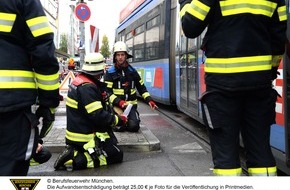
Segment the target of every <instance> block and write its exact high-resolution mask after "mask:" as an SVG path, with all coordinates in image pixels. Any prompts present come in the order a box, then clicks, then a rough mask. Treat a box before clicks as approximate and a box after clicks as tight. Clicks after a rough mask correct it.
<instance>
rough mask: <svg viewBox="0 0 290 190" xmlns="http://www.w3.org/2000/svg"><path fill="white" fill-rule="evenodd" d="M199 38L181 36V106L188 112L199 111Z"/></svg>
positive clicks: (194, 112) (195, 113) (195, 112)
mask: <svg viewBox="0 0 290 190" xmlns="http://www.w3.org/2000/svg"><path fill="white" fill-rule="evenodd" d="M197 47H198V44H197V38H195V39H189V38H185V37H184V36H182V37H181V55H180V107H181V109H182V110H183V111H185V112H186V113H187V114H190V115H192V114H194V115H197V112H198V60H197V51H198V48H197Z"/></svg>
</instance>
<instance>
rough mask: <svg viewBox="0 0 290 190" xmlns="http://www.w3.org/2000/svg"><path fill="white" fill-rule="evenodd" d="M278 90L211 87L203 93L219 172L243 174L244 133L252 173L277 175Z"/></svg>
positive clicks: (213, 152)
mask: <svg viewBox="0 0 290 190" xmlns="http://www.w3.org/2000/svg"><path fill="white" fill-rule="evenodd" d="M276 99H277V92H276V90H274V89H272V88H268V89H259V90H248V91H224V90H223V91H220V90H219V89H216V88H212V87H207V90H206V93H204V94H203V96H202V97H201V102H202V109H203V118H204V122H205V123H206V125H207V126H208V131H209V138H210V143H211V149H212V156H213V162H214V174H215V175H240V174H241V172H242V169H241V165H240V158H239V147H240V139H239V137H240V134H241V137H242V140H243V144H244V148H245V151H246V160H247V162H246V164H247V168H248V173H249V175H262V176H271V175H276V170H277V169H276V163H275V159H274V157H273V155H272V152H271V148H270V142H269V141H270V126H271V125H272V124H274V123H275V102H276Z"/></svg>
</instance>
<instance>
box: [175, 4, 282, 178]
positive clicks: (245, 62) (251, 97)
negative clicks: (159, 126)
mask: <svg viewBox="0 0 290 190" xmlns="http://www.w3.org/2000/svg"><path fill="white" fill-rule="evenodd" d="M179 3H180V5H181V8H180V16H181V21H182V28H183V32H184V34H185V36H187V37H189V38H195V37H197V36H199V35H200V34H201V33H202V32H203V30H204V29H205V28H206V27H207V32H206V35H205V37H204V40H203V45H202V49H203V50H205V55H206V57H207V58H206V61H205V82H206V92H205V93H204V94H203V95H202V97H201V102H202V108H203V117H204V120H205V123H206V124H207V126H208V131H209V137H210V143H211V149H212V156H213V163H214V170H213V172H214V174H215V175H219V176H237V175H241V173H242V169H241V165H240V158H239V143H240V141H239V134H240V132H241V136H242V139H243V143H244V148H245V151H246V160H247V162H246V164H247V170H248V174H249V175H250V176H275V175H276V172H277V168H276V163H275V160H274V157H273V155H272V152H271V148H270V142H269V141H270V126H271V125H272V124H274V123H275V102H276V99H277V92H276V91H275V90H274V89H273V88H272V81H273V80H274V79H275V78H276V77H277V68H278V66H279V63H280V61H281V58H282V55H283V53H284V50H285V42H286V19H287V15H286V6H285V1H284V0H275V1H274V0H265V1H247V0H241V1H235V0H227V1H225V0H193V1H191V0H179Z"/></svg>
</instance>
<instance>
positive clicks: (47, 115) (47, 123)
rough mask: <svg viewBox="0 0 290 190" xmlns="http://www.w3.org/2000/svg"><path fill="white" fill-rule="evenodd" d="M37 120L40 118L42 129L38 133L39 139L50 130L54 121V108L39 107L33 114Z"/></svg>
mask: <svg viewBox="0 0 290 190" xmlns="http://www.w3.org/2000/svg"><path fill="white" fill-rule="evenodd" d="M35 114H36V116H37V117H38V119H40V118H41V117H42V127H41V131H40V138H44V137H45V136H46V135H47V134H48V133H49V131H50V130H51V128H52V125H53V122H54V119H55V115H54V114H55V108H48V107H44V106H39V107H38V108H37V110H36V112H35Z"/></svg>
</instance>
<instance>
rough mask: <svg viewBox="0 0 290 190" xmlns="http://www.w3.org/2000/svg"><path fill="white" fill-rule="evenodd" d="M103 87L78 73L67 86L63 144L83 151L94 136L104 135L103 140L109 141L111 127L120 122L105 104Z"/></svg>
mask: <svg viewBox="0 0 290 190" xmlns="http://www.w3.org/2000/svg"><path fill="white" fill-rule="evenodd" d="M105 86H106V85H105V83H102V82H100V81H98V80H92V79H91V78H90V77H87V76H86V75H85V74H79V75H78V76H77V77H76V78H75V79H74V80H73V81H72V83H71V84H70V86H69V91H68V96H67V99H66V109H67V110H66V111H67V129H66V136H65V137H66V143H67V144H70V145H74V147H75V148H78V147H79V149H83V145H84V144H86V143H87V142H89V141H90V140H92V139H94V137H95V136H96V133H99V135H101V134H105V135H103V136H105V139H106V138H110V136H108V135H110V134H111V133H112V128H111V127H114V126H116V125H120V123H121V122H122V121H120V120H119V118H118V116H116V115H114V114H113V111H112V109H111V106H109V104H108V98H107V95H106V92H105ZM97 136H98V135H97Z"/></svg>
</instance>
